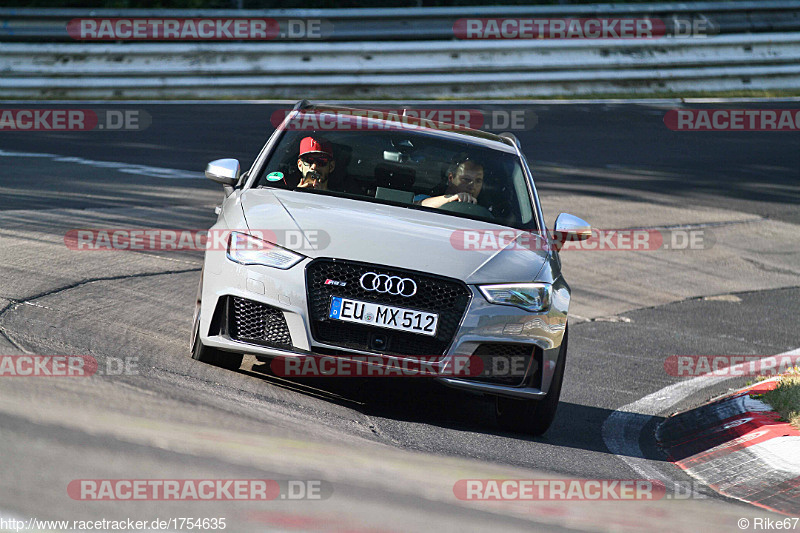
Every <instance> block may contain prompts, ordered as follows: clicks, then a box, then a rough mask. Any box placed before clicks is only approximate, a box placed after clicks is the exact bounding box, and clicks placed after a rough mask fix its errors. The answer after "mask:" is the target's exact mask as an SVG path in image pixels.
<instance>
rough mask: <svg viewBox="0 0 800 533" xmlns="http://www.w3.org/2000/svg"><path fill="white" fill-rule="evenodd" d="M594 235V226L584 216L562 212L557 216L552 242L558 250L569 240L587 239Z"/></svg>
mask: <svg viewBox="0 0 800 533" xmlns="http://www.w3.org/2000/svg"><path fill="white" fill-rule="evenodd" d="M591 236H592V226H590V225H589V223H588V222H586V221H585V220H583V219H582V218H578V217H576V216H575V215H570V214H568V213H561V214H560V215H558V217H557V218H556V225H555V229H554V230H553V235H552V242H553V246H554V247H555V249H556V251H560V250H561V247H562V246H564V243H565V242H567V241H585V240H586V239H588V238H590V237H591Z"/></svg>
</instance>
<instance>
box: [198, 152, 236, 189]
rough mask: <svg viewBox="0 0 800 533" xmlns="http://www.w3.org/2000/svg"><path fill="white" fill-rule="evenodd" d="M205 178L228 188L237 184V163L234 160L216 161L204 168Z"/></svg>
mask: <svg viewBox="0 0 800 533" xmlns="http://www.w3.org/2000/svg"><path fill="white" fill-rule="evenodd" d="M206 177H207V178H208V179H210V180H211V181H216V182H217V183H221V184H222V185H227V186H228V187H234V186H235V185H236V184H237V183H239V161H238V160H236V159H217V160H216V161H212V162H211V163H209V164H208V165H207V166H206Z"/></svg>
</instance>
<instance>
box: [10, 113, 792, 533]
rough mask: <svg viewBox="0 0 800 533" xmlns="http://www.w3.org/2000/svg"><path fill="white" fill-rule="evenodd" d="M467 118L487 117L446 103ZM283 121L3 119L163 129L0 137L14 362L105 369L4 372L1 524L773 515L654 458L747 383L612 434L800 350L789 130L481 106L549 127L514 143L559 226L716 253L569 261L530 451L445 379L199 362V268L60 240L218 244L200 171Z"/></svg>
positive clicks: (670, 524)
mask: <svg viewBox="0 0 800 533" xmlns="http://www.w3.org/2000/svg"><path fill="white" fill-rule="evenodd" d="M459 105H462V106H464V107H467V108H470V109H474V108H475V107H476V105H477V104H475V103H470V104H448V106H449V107H451V108H452V107H458V106H459ZM288 106H289V104H281V103H272V104H265V103H223V104H213V103H208V104H206V103H179V104H155V103H139V104H137V103H124V104H102V105H100V104H97V105H94V104H59V103H48V104H38V105H35V106H34V105H30V104H24V105H23V104H18V103H5V104H3V106H2V107H3V108H4V109H8V108H23V107H25V108H31V107H40V108H49V109H53V108H64V109H66V108H70V109H71V108H75V109H111V110H134V111H137V112H138V113H140V116H146V117H147V121H148V122H149V127H147V128H146V129H143V130H137V131H109V130H108V129H104V130H99V129H95V130H92V131H62V132H53V131H16V132H8V131H2V132H0V165H2V169H3V172H2V173H0V190H1V191H2V194H0V268H1V269H2V273H3V276H2V278H0V355H18V354H42V355H73V354H77V355H90V356H92V357H94V358H95V359H96V360H97V362H98V368H99V371H98V373H97V374H96V375H95V376H92V377H88V378H77V377H73V378H56V377H36V378H23V377H2V378H0V446H1V447H2V448H1V449H2V450H3V452H2V457H3V461H2V469H3V470H2V475H0V495H2V498H1V500H2V502H1V503H0V520H10V519H22V520H28V519H30V518H37V519H42V520H47V519H49V520H70V521H72V520H101V519H104V518H105V519H108V520H120V519H128V518H131V519H133V520H142V521H147V523H148V524H151V523H152V521H153V520H155V519H162V520H168V519H170V518H209V519H210V518H217V519H219V518H225V519H226V524H227V528H228V529H229V530H232V531H263V530H278V531H292V530H312V531H343V530H348V531H406V530H428V529H430V528H431V526H432V525H433V526H435V528H436V529H437V530H442V531H479V530H548V531H549V530H554V529H555V530H557V529H566V530H580V531H640V530H646V531H660V530H664V531H676V530H677V531H693V530H697V529H708V530H719V531H734V530H737V529H738V528H737V526H736V521H737V519H738V518H740V517H748V518H753V517H759V516H770V514H769V513H767V512H766V511H763V510H760V509H756V508H754V507H751V506H749V505H747V504H745V503H742V502H738V501H732V500H729V499H726V498H722V497H720V496H718V495H716V494H715V493H713V491H710V490H709V489H707V488H705V487H702V486H695V487H693V491H691V493H690V496H691V497H687V498H683V497H680V495H679V494H678V493H676V492H674V491H673V489H672V488H669V487H687V486H690V485H691V480H690V479H689V478H688V477H686V476H685V475H684V474H683V473H682V472H681V471H679V470H678V469H676V468H674V467H673V466H672V465H671V464H670V463H668V462H666V461H665V457H664V454H663V453H662V452H661V451H660V450H659V449H657V448H656V446H655V445H654V442H653V431H654V429H655V427H656V426H657V424H658V423H659V421H660V420H662V419H663V417H665V416H668V415H669V414H671V413H673V412H675V411H678V410H681V409H684V408H689V407H692V406H694V405H697V404H698V403H701V402H703V401H705V400H707V399H709V398H711V397H714V396H716V395H719V394H722V393H724V392H726V391H728V390H729V389H731V388H735V387H738V386H741V385H743V384H744V383H745V382H746V381H747V378H737V379H731V380H727V381H724V382H722V383H717V384H715V385H713V386H707V387H706V386H697V387H694V388H691V389H690V392H689V393H688V394H687V396H686V397H684V398H680V399H679V400H678V401H664V403H663V405H660V404H658V403H657V402H656V403H655V404H654V406H653V408H652V409H651V412H625V413H624V414H625V416H626V417H628V419H631V420H633V421H634V422H636V423H634V424H633V425H634V426H636V427H639V428H640V430H639V431H637V432H633V433H621V434H615V431H617V428H615V427H613V426H610V425H609V423H608V421H609V417H610V416H611V415H612V413H615V412H616V411H617V410H618V409H620V408H623V409H622V410H623V411H624V410H625V409H624V408H625V406H629V405H631V404H633V403H634V402H636V401H637V400H640V399H641V398H645V397H649V396H650V395H653V393H656V392H657V391H659V390H661V389H662V388H664V387H666V386H668V385H670V384H672V383H675V382H677V381H680V380H681V379H682V378H679V377H675V376H670V375H668V373H667V372H666V371H665V368H664V362H665V360H666V359H667V358H668V357H669V356H671V355H678V354H680V355H687V354H691V355H764V356H767V355H773V354H777V353H782V352H785V351H788V350H791V349H794V348H797V347H798V346H800V335H798V333H797V324H798V322H797V318H796V317H797V316H798V312H799V311H800V303H799V302H800V267H798V265H800V237H798V235H800V232H798V230H800V210H798V209H797V207H796V206H797V205H798V203H799V202H800V170H798V169H800V151H798V134H797V133H793V132H772V133H752V132H714V133H709V132H695V133H687V132H674V131H670V130H669V129H668V128H666V127H665V125H664V122H663V117H664V114H665V113H666V112H667V110H669V109H672V108H675V107H679V106H680V104H677V103H674V102H673V103H670V102H652V103H647V104H521V103H520V104H514V105H511V106H509V105H505V104H495V105H493V106H490V105H482V106H480V107H481V108H482V109H484V110H494V111H499V112H512V111H515V110H524V111H526V112H527V113H528V115H526V116H528V117H530V116H531V115H530V113H531V112H532V113H535V124H534V123H533V122H534V121H529V122H528V123H527V125H526V127H527V129H524V130H519V131H516V132H515V133H516V134H517V135H518V137H519V138H520V140H521V143H522V146H523V151H524V152H525V153H526V154H527V156H528V158H529V160H530V161H531V162H532V163H533V167H534V171H535V173H536V174H537V176H538V178H537V187H538V189H539V193H540V195H541V197H542V201H543V204H544V208H545V216H546V217H547V219H548V220H550V221H552V220H553V219H554V218H555V215H556V214H558V212H562V211H564V212H571V213H573V214H576V215H579V216H581V217H583V218H586V219H587V220H589V221H590V222H592V223H593V225H595V226H596V227H600V228H640V227H647V228H658V229H674V228H684V229H694V230H697V231H704V232H707V233H705V234H704V235H705V236H707V237H709V238H708V239H707V241H706V242H707V243H709V244H708V246H707V247H704V248H703V249H691V250H664V249H661V250H657V251H649V252H641V251H639V252H633V251H604V252H597V253H590V252H589V251H575V252H572V253H564V254H563V256H562V260H563V262H564V263H565V275H566V277H567V280H568V281H569V283H570V284H571V286H572V288H573V309H572V310H571V311H572V312H573V314H574V317H573V318H574V319H573V321H572V323H571V326H570V352H569V356H568V359H567V367H566V375H565V382H564V388H563V392H562V403H561V405H560V406H559V410H558V415H557V418H556V421H555V423H554V424H553V426H552V427H551V429H550V430H549V431H548V432H547V433H546V434H545V435H544V436H543V437H539V438H529V437H525V436H520V435H515V434H509V433H505V432H503V431H501V430H499V429H498V428H497V426H496V425H495V422H494V417H493V405H492V404H491V403H490V402H488V401H486V400H485V399H483V398H481V397H479V396H473V395H470V394H466V393H463V392H459V391H455V390H451V389H446V388H444V387H441V386H439V385H437V384H435V383H428V382H423V381H417V380H402V381H396V380H395V381H386V380H374V379H373V380H369V379H362V380H355V379H338V380H326V379H316V380H310V379H306V380H285V379H281V378H278V377H276V376H274V375H272V374H271V373H270V372H269V369H268V365H264V364H261V363H258V362H257V361H256V360H255V359H253V358H250V357H248V358H246V359H245V364H244V365H243V367H242V369H241V370H240V371H238V372H230V371H225V370H222V369H218V368H215V367H210V366H208V365H204V364H202V363H199V362H197V361H194V360H191V359H190V358H189V353H188V338H189V330H190V326H191V319H192V311H193V305H194V302H193V301H194V296H195V290H196V286H197V282H198V277H199V271H200V267H201V264H202V261H201V260H202V256H201V254H200V253H199V252H192V251H183V252H165V251H160V252H102V251H97V252H89V251H76V250H71V249H69V248H68V247H67V246H66V245H65V238H64V237H65V234H66V233H67V232H68V231H69V230H71V229H78V228H153V227H160V228H186V229H205V228H208V227H209V226H210V225H211V224H213V222H214V220H215V215H214V213H213V208H214V206H215V205H216V204H217V203H218V202H219V200H220V198H221V197H222V192H221V190H220V188H219V187H218V186H217V185H215V184H213V183H211V182H210V181H208V180H205V179H202V178H201V171H202V169H203V167H204V165H205V163H206V162H207V161H210V160H213V159H217V158H220V157H234V158H238V159H239V160H240V161H241V162H242V166H243V168H248V167H249V164H250V163H251V162H252V160H253V158H254V157H255V155H256V154H257V152H258V150H259V149H260V147H261V146H262V144H263V142H264V141H265V139H266V138H267V136H268V135H269V133H270V132H271V131H272V129H273V127H272V124H271V120H270V119H271V117H272V115H273V113H274V112H275V111H276V110H280V109H286V108H287V107H288ZM448 106H440V107H448ZM797 106H798V103H796V102H768V103H736V104H725V103H716V104H695V105H689V104H686V107H693V108H701V107H718V108H724V107H734V108H753V109H755V108H769V109H776V108H787V109H793V108H796V107H797ZM383 107H387V106H383ZM142 112H144V114H142ZM711 235H713V239H711V238H710V236H711ZM126 365H127V366H126ZM750 379H752V378H750ZM645 473H646V474H647V475H646V476H645ZM643 477H647V478H648V479H650V478H657V479H660V480H664V481H666V482H669V483H668V485H667V486H668V496H669V497H667V498H663V499H661V500H658V501H649V500H642V501H623V502H619V501H568V502H562V501H544V502H542V501H538V502H530V501H527V502H475V501H462V500H459V499H457V498H456V497H455V496H454V492H453V486H454V484H455V483H456V482H457V481H458V480H460V479H508V478H511V479H548V478H557V479H561V478H579V479H606V480H626V479H641V478H643ZM87 479H88V480H102V479H141V480H152V479H157V480H164V479H167V480H172V479H210V480H219V479H223V480H225V479H265V480H278V481H280V483H281V490H282V491H283V492H282V496H284V498H281V497H278V498H277V499H276V500H274V501H268V502H263V501H225V500H221V501H205V502H195V501H87V500H85V499H80V497H77V499H76V495H75V493H74V492H71V491H70V490H68V487H71V486H74V482H75V480H87ZM290 481H293V482H297V483H295V487H298V486H301V484H300V482H305V484H304V485H302V486H303V487H306V490H307V491H309V490H311V489H309V488H308V487H311V486H313V487H321V489H320V491H321V492H319V494H320V495H321V497H320V498H316V497H314V498H311V497H306V498H303V499H300V500H299V501H291V500H292V498H291V497H290V494H289V493H288V492H287V491H288V489H287V488H286V487H288V485H287V484H288V483H289V482H290ZM70 483H73V485H70ZM308 483H311V485H309V484H308ZM676 484H677V485H676ZM295 494H296V493H295ZM314 494H316V493H314ZM4 524H5V525H4ZM179 525H180V524H178V523H177V522H174V523H171V524H170V525H169V527H168V528H166V529H170V530H180V529H185V528H181V527H178V526H179ZM184 525H185V524H184ZM4 527H5V528H6V529H13V527H9V525H8V522H5V523H4V522H1V521H0V530H2V529H3V528H4ZM148 527H150V528H152V526H150V525H148ZM39 529H45V528H44V527H39ZM51 529H56V528H55V527H53V528H51ZM68 529H81V528H80V527H76V525H75V524H70V526H69V528H68Z"/></svg>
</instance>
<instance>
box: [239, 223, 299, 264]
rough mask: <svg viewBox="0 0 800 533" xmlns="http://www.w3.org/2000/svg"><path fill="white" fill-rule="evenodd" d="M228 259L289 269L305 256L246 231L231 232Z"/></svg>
mask: <svg viewBox="0 0 800 533" xmlns="http://www.w3.org/2000/svg"><path fill="white" fill-rule="evenodd" d="M227 255H228V259H230V260H231V261H235V262H236V263H240V264H242V265H264V266H268V267H273V268H280V269H281V270H287V269H289V268H292V267H293V266H294V265H296V264H297V263H299V262H300V261H302V260H303V256H302V255H300V254H296V253H294V252H290V251H289V250H287V249H285V248H281V247H280V246H278V245H277V244H272V243H271V242H267V241H262V240H261V239H256V238H255V237H251V236H250V235H247V234H245V233H239V232H236V231H234V232H231V237H230V239H229V240H228V254H227Z"/></svg>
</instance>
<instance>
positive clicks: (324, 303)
mask: <svg viewBox="0 0 800 533" xmlns="http://www.w3.org/2000/svg"><path fill="white" fill-rule="evenodd" d="M366 272H375V273H376V274H388V275H391V276H401V277H407V278H411V279H413V280H414V281H415V282H416V283H417V293H416V294H415V295H414V296H411V297H404V296H397V295H391V294H380V293H377V292H373V291H366V290H364V289H363V288H362V287H361V285H360V284H359V280H360V279H361V276H362V275H363V274H364V273H366ZM328 279H330V280H333V281H336V282H340V283H344V284H345V285H344V286H342V285H340V284H329V285H326V284H325V281H326V280H328ZM306 286H307V288H308V302H309V314H310V316H311V333H312V335H313V336H314V339H315V340H317V341H318V342H324V343H326V344H330V345H332V346H339V347H342V348H350V349H354V350H363V351H370V352H380V353H385V354H392V355H418V356H421V355H426V356H431V355H442V354H444V353H445V351H446V350H447V348H448V347H449V346H450V343H451V342H452V340H453V336H454V335H455V333H456V330H457V329H458V325H459V323H460V322H461V319H462V317H463V316H464V313H465V312H466V310H467V305H468V304H469V300H470V297H471V295H472V293H471V292H470V290H469V289H468V288H467V286H466V285H465V284H464V283H462V282H460V281H457V280H453V279H449V278H444V277H440V276H434V275H431V274H421V273H419V272H414V271H407V270H401V269H396V268H389V267H381V266H375V265H370V264H367V263H357V262H354V261H341V260H335V259H316V260H314V261H312V262H311V263H309V265H308V266H307V267H306ZM334 296H338V297H342V298H352V299H354V300H360V301H364V302H375V303H382V304H385V305H393V306H396V307H404V308H408V309H416V310H419V311H427V312H430V313H437V314H438V315H439V324H438V330H437V332H436V336H435V337H429V336H427V335H419V334H416V333H408V332H405V331H395V330H391V329H386V328H380V327H375V326H369V325H362V324H354V323H351V322H343V321H340V320H331V319H329V318H328V312H329V310H330V305H331V298H332V297H334ZM376 336H378V337H380V340H381V341H382V342H381V345H382V347H381V348H378V347H377V346H378V345H377V344H376V339H375V338H376Z"/></svg>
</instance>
